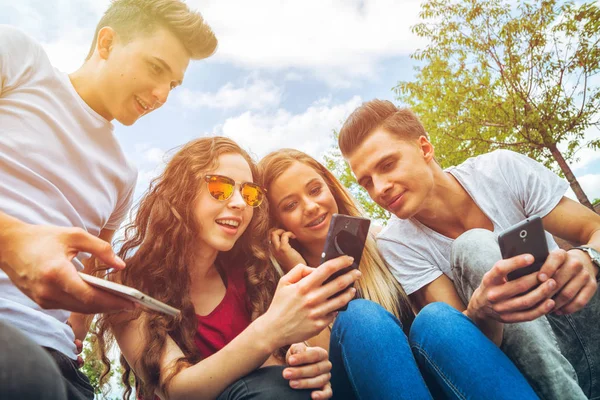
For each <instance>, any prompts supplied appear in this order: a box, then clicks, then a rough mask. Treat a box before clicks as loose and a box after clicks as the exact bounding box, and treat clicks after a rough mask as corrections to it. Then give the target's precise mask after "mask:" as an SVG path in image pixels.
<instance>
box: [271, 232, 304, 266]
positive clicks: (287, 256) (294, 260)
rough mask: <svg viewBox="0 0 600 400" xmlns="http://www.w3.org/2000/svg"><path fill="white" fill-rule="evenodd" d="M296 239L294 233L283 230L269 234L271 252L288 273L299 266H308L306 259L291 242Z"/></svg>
mask: <svg viewBox="0 0 600 400" xmlns="http://www.w3.org/2000/svg"><path fill="white" fill-rule="evenodd" d="M294 239H296V236H295V235H294V234H293V233H292V232H287V231H285V230H283V229H273V230H272V231H271V232H270V233H269V244H270V247H271V252H272V253H273V256H274V257H275V259H276V260H277V262H278V263H279V264H280V265H281V268H282V269H283V271H284V272H286V273H287V272H289V271H290V270H291V269H292V268H294V267H295V266H296V265H298V264H306V261H305V260H304V258H303V257H302V256H301V255H300V253H299V252H298V251H297V250H296V249H295V248H294V247H293V246H292V243H291V242H290V241H293V240H294Z"/></svg>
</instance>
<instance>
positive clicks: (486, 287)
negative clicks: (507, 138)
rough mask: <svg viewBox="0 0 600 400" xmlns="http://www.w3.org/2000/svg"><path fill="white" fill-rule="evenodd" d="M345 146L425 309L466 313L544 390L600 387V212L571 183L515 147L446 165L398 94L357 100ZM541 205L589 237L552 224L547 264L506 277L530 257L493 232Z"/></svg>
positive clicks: (584, 393)
mask: <svg viewBox="0 0 600 400" xmlns="http://www.w3.org/2000/svg"><path fill="white" fill-rule="evenodd" d="M339 144H340V149H341V151H342V154H343V155H344V157H345V158H346V159H347V160H348V162H349V163H350V166H351V168H352V171H353V172H354V174H355V175H356V178H357V181H358V183H359V184H360V185H361V186H363V187H364V188H365V189H366V190H367V191H368V193H369V195H370V196H371V198H372V199H373V200H374V201H375V202H377V203H378V204H379V205H380V206H382V207H383V208H385V209H386V210H388V211H389V212H391V213H392V214H393V217H392V219H391V220H390V222H389V224H388V226H387V227H386V228H385V229H384V230H383V231H382V232H381V233H380V234H379V236H378V247H379V250H380V252H381V253H382V256H383V257H384V259H385V260H386V262H387V263H388V265H389V267H390V268H391V270H392V272H393V273H394V276H395V277H396V278H397V279H398V281H399V282H400V283H401V284H402V285H403V287H404V289H405V290H406V293H407V294H409V297H410V299H411V301H412V303H413V306H414V307H415V308H416V309H417V310H420V309H422V308H423V307H425V306H426V305H427V304H429V303H432V302H436V301H442V302H446V303H448V304H450V305H452V306H454V307H455V308H457V309H458V310H460V311H463V312H464V314H465V315H467V316H468V317H469V318H471V320H472V321H473V322H474V323H475V324H477V325H478V326H479V328H480V329H481V330H482V331H483V332H484V333H485V334H486V335H487V336H488V337H489V338H490V339H491V340H492V341H494V342H495V343H496V344H498V345H500V346H502V349H503V350H504V351H505V352H506V353H507V354H508V355H509V356H510V357H511V358H512V360H513V361H514V362H515V364H516V365H517V366H518V367H519V368H520V369H521V371H522V372H523V373H524V375H526V376H527V378H528V379H529V381H530V383H531V384H532V386H533V387H534V389H535V390H536V392H537V393H538V394H539V395H540V396H541V397H543V398H548V399H562V398H569V399H575V398H582V399H585V398H587V397H589V398H597V397H598V396H600V393H599V390H600V386H599V385H600V369H598V366H599V365H600V359H599V352H598V348H600V328H599V326H600V324H598V317H599V316H600V300H599V298H598V297H599V296H598V295H597V294H596V289H597V277H598V269H599V265H598V263H599V262H600V257H598V256H599V255H600V253H598V250H600V216H599V215H598V214H595V213H594V212H592V211H591V210H589V209H587V208H586V207H584V206H582V205H580V204H579V203H576V202H574V201H572V200H569V199H568V198H566V197H564V193H565V191H566V189H567V187H568V185H567V183H566V182H564V181H563V180H562V179H560V178H558V177H557V176H556V175H555V174H554V173H552V172H551V171H549V170H547V169H546V168H544V167H543V166H541V165H540V164H538V163H537V162H535V161H533V160H531V159H529V158H528V157H526V156H523V155H520V154H517V153H514V152H511V151H507V150H498V151H495V152H492V153H489V154H485V155H482V156H479V157H475V158H471V159H469V160H467V161H465V162H464V163H463V164H461V165H459V166H457V167H453V168H449V169H447V170H443V169H442V168H441V167H440V166H439V164H438V163H437V162H436V161H435V159H434V155H435V152H434V148H433V146H432V144H431V142H430V141H429V139H428V137H427V134H426V132H425V130H424V128H423V126H422V124H421V122H420V121H419V120H418V118H417V117H416V116H415V115H414V114H413V113H412V112H411V111H410V110H407V109H398V108H396V107H395V106H394V105H393V104H392V103H391V102H389V101H381V100H373V101H371V102H367V103H364V104H363V105H362V106H360V107H359V108H358V109H356V110H355V111H354V112H353V113H352V115H350V117H349V118H348V119H347V120H346V122H345V123H344V126H343V127H342V129H341V130H340V135H339ZM534 214H537V215H539V216H540V217H542V220H543V223H544V226H545V229H547V231H548V232H550V233H552V234H554V235H556V236H558V237H561V238H564V239H566V240H569V241H571V242H574V243H579V244H581V245H585V247H583V248H581V249H572V250H569V251H564V250H560V249H558V247H557V246H556V243H555V242H554V240H553V239H552V236H551V235H549V234H546V236H547V240H548V243H549V246H550V250H551V252H550V256H549V257H548V259H547V260H546V262H545V264H544V265H543V266H542V268H541V270H540V272H538V273H533V274H530V275H527V276H525V277H522V278H520V279H517V280H514V281H507V279H506V277H507V274H508V273H509V272H511V271H514V270H516V269H519V268H522V267H525V266H527V265H529V264H530V263H531V262H533V257H532V256H531V255H521V256H517V257H514V258H511V259H506V260H501V256H500V251H499V247H498V243H497V239H496V234H497V232H499V231H502V230H504V229H506V228H508V227H510V226H512V225H514V224H516V223H518V222H520V221H522V220H524V219H525V218H527V217H529V216H531V215H534ZM498 390H502V389H501V388H498Z"/></svg>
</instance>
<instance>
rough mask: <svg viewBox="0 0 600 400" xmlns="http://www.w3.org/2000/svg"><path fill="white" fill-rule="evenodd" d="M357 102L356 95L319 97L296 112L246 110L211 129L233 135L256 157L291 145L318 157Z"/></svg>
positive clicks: (330, 142) (216, 132)
mask: <svg viewBox="0 0 600 400" xmlns="http://www.w3.org/2000/svg"><path fill="white" fill-rule="evenodd" d="M360 103H361V99H360V97H359V96H354V97H353V98H351V99H350V100H348V101H347V102H345V103H342V104H336V105H332V104H331V99H320V100H318V101H316V102H315V103H313V104H312V105H311V106H310V107H308V108H307V109H306V110H305V111H304V112H302V113H299V114H292V113H290V112H289V111H287V110H284V109H278V110H277V111H275V112H272V113H253V112H251V111H247V112H245V113H243V114H241V115H238V116H237V117H233V118H228V119H227V120H226V121H225V122H224V123H223V124H222V125H220V126H218V127H216V128H215V131H214V132H213V133H214V134H219V135H224V136H228V137H230V138H232V139H234V140H235V141H236V142H238V143H239V144H240V145H241V146H242V147H243V148H245V149H247V150H250V151H251V152H252V153H254V154H255V155H256V156H257V157H262V156H264V155H266V154H267V153H268V152H270V151H273V150H276V149H279V148H282V147H292V148H295V149H298V150H302V151H304V152H306V153H308V154H310V155H312V156H313V157H316V158H318V159H319V158H321V156H322V155H323V153H324V152H325V151H326V150H327V149H328V148H329V147H330V146H331V145H332V144H333V142H332V131H333V130H334V129H339V128H340V127H341V124H342V123H343V122H344V120H345V119H346V118H347V117H348V115H350V113H351V112H352V111H353V110H354V109H355V108H356V107H358V106H359V105H360Z"/></svg>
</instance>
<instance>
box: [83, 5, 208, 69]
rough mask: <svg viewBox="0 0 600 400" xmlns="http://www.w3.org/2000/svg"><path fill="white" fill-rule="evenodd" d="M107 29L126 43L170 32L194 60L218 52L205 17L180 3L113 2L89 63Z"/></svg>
mask: <svg viewBox="0 0 600 400" xmlns="http://www.w3.org/2000/svg"><path fill="white" fill-rule="evenodd" d="M106 26H109V27H111V28H113V29H114V30H115V32H116V33H117V35H119V38H120V39H121V40H122V41H123V42H124V43H127V42H129V41H131V40H132V39H133V38H134V37H135V36H136V35H140V34H142V35H143V34H149V33H152V32H154V31H156V30H157V29H158V28H161V27H162V28H166V29H168V30H169V31H171V32H172V33H173V34H174V35H175V36H176V37H177V38H178V39H179V40H180V41H181V43H182V44H183V46H184V47H185V48H186V50H187V51H188V53H189V55H190V58H191V59H193V60H200V59H203V58H207V57H210V56H211V55H212V54H213V53H214V52H215V50H216V48H217V38H216V37H215V34H214V33H213V31H212V29H211V28H210V26H208V24H206V22H204V19H203V18H202V15H200V13H199V12H197V11H192V10H190V9H189V7H188V6H187V5H186V4H185V3H184V2H183V1H180V0H113V1H112V3H111V5H110V6H109V7H108V9H107V10H106V12H105V13H104V15H103V16H102V18H101V19H100V22H99V23H98V26H97V27H96V32H95V33H94V40H93V41H92V47H91V48H90V51H89V53H88V55H87V57H86V60H89V59H90V57H91V56H92V55H93V54H94V50H95V49H96V41H97V40H98V33H99V32H100V30H101V29H102V28H104V27H106Z"/></svg>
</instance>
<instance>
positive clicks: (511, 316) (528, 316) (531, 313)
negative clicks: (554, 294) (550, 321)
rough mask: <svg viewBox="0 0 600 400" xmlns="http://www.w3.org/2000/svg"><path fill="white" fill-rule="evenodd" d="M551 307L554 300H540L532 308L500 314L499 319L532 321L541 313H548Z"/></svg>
mask: <svg viewBox="0 0 600 400" xmlns="http://www.w3.org/2000/svg"><path fill="white" fill-rule="evenodd" d="M553 308H554V300H552V299H548V300H545V301H543V302H541V303H540V304H538V305H537V306H535V307H534V308H530V309H528V310H524V311H516V312H512V313H506V314H500V318H501V321H502V322H505V323H516V322H525V321H533V320H534V319H537V318H539V317H541V316H542V315H546V314H548V313H549V312H550V311H551V310H552V309H553Z"/></svg>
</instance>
